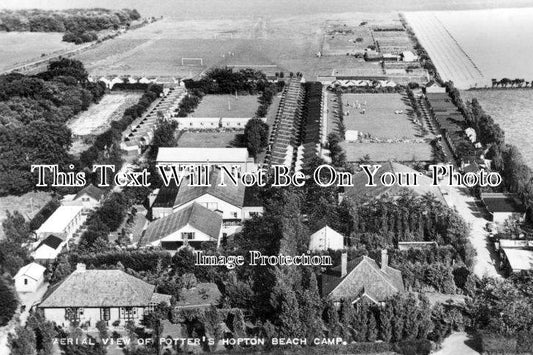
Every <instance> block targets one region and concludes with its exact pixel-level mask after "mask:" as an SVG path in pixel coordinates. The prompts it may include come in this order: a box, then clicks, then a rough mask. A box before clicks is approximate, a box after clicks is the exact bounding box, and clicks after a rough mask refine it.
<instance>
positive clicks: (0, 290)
mask: <svg viewBox="0 0 533 355" xmlns="http://www.w3.org/2000/svg"><path fill="white" fill-rule="evenodd" d="M0 304H1V305H2V306H1V307H0V326H4V325H6V324H7V323H9V321H10V320H11V318H13V315H14V314H15V311H16V310H17V307H18V301H17V298H16V297H15V293H14V292H13V290H12V289H11V287H10V285H9V284H8V282H7V281H6V280H5V279H4V278H1V277H0Z"/></svg>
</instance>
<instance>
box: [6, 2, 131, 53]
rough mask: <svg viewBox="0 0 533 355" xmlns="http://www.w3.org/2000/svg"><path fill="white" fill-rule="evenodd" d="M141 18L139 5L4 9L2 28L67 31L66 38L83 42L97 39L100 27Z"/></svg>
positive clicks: (31, 30) (66, 40)
mask: <svg viewBox="0 0 533 355" xmlns="http://www.w3.org/2000/svg"><path fill="white" fill-rule="evenodd" d="M140 18H141V15H140V14H139V12H138V11H137V10H135V9H123V10H108V9H100V8H99V9H66V10H38V9H32V10H2V11H0V31H7V32H11V31H18V32H65V34H64V36H63V41H65V42H73V43H76V44H80V43H85V42H91V41H95V40H97V39H98V35H97V32H98V31H102V30H108V29H115V30H116V29H118V28H119V27H120V26H129V24H130V23H131V22H132V21H135V20H138V19H140Z"/></svg>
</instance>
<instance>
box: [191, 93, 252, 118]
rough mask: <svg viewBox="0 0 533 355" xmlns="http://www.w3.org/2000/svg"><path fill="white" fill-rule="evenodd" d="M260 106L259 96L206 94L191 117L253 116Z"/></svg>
mask: <svg viewBox="0 0 533 355" xmlns="http://www.w3.org/2000/svg"><path fill="white" fill-rule="evenodd" d="M258 106H259V104H258V102H257V96H253V95H242V96H237V97H235V96H234V95H206V96H204V97H203V98H202V101H201V102H200V104H199V105H198V108H197V109H196V110H195V111H194V112H193V113H192V114H190V115H189V116H191V117H231V118H251V117H253V116H254V115H255V111H256V110H257V107H258Z"/></svg>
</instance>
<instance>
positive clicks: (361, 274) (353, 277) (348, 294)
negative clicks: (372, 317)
mask: <svg viewBox="0 0 533 355" xmlns="http://www.w3.org/2000/svg"><path fill="white" fill-rule="evenodd" d="M321 291H322V295H323V296H330V297H333V298H334V299H341V298H346V299H353V298H356V297H358V296H362V295H366V296H367V297H369V298H370V299H372V300H373V301H374V302H381V301H384V300H385V299H387V298H388V297H390V296H392V295H394V294H396V293H397V292H403V291H404V286H403V280H402V273H401V272H400V271H399V270H396V269H394V268H392V267H390V266H385V268H384V270H382V268H380V267H379V266H378V264H377V263H376V262H375V261H374V260H373V259H371V258H369V257H367V256H361V257H359V258H356V259H354V260H351V261H349V262H348V263H347V269H346V276H344V277H341V266H340V265H338V266H336V267H334V268H332V269H330V270H328V271H327V272H326V273H324V274H322V277H321Z"/></svg>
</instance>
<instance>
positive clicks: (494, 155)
mask: <svg viewBox="0 0 533 355" xmlns="http://www.w3.org/2000/svg"><path fill="white" fill-rule="evenodd" d="M446 88H447V91H448V93H449V95H450V97H451V99H452V101H453V102H454V104H455V105H456V106H457V107H458V108H459V110H460V111H461V112H462V113H463V115H464V116H465V117H466V119H467V121H468V123H469V125H470V126H472V127H473V128H474V129H475V131H476V134H477V137H478V139H479V141H480V142H481V143H482V144H483V145H484V146H485V148H486V149H487V153H486V158H487V159H491V160H492V168H493V169H495V170H497V171H499V172H500V173H501V175H502V177H503V186H501V189H503V190H506V191H510V192H514V193H517V194H518V195H519V197H520V198H521V200H522V202H523V203H524V205H525V206H526V207H527V209H528V213H527V215H528V218H529V220H533V214H532V213H531V206H532V205H533V181H532V177H533V174H532V171H531V168H530V167H529V166H528V165H527V164H526V163H525V161H524V158H523V156H522V154H521V153H520V150H519V149H518V147H516V146H514V145H512V144H508V143H506V142H505V133H504V131H503V129H502V128H501V127H500V125H499V124H497V123H496V122H495V121H494V119H493V118H492V117H491V116H490V115H489V114H487V113H486V112H485V110H483V108H482V107H481V105H480V104H479V102H478V101H477V99H475V98H474V99H472V101H471V102H467V103H466V104H465V103H464V102H463V100H462V98H461V93H460V92H459V90H457V89H456V88H455V87H454V85H453V83H451V82H447V83H446Z"/></svg>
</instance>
